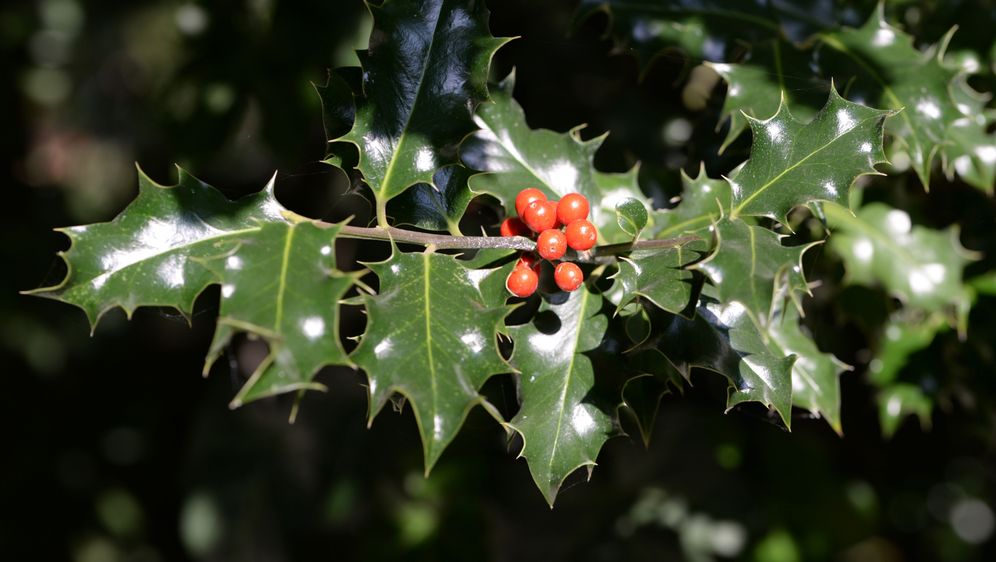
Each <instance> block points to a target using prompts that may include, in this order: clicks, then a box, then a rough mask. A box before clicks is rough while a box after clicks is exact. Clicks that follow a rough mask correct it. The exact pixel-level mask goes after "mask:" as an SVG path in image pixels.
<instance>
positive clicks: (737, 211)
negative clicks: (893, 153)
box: [729, 87, 894, 223]
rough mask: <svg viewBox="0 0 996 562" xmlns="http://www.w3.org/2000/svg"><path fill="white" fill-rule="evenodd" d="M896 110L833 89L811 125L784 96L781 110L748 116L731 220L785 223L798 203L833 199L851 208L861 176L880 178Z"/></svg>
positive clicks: (733, 184) (732, 182)
mask: <svg viewBox="0 0 996 562" xmlns="http://www.w3.org/2000/svg"><path fill="white" fill-rule="evenodd" d="M893 113H894V112H891V111H883V110H879V109H873V108H870V107H865V106H863V105H860V104H856V103H852V102H849V101H847V100H845V99H844V98H842V97H840V95H839V94H837V91H836V89H834V88H833V87H831V88H830V97H829V99H828V100H827V103H826V105H824V106H823V108H822V109H821V110H820V111H819V113H817V114H816V116H815V117H814V118H813V120H812V121H810V122H809V123H802V122H800V121H798V120H796V118H795V117H793V116H792V114H791V113H790V112H789V109H788V106H787V105H786V104H785V100H784V98H782V100H781V103H780V105H779V109H778V112H777V113H775V114H774V115H773V116H772V117H770V118H768V119H765V120H759V119H755V118H753V117H749V116H746V119H747V121H748V123H749V124H750V128H751V133H752V134H753V139H754V140H753V143H752V144H751V154H750V160H748V161H747V163H746V164H744V166H743V167H742V168H741V169H740V171H739V172H738V173H737V174H736V175H735V176H734V177H732V178H730V179H729V182H730V187H731V189H732V192H733V206H732V208H731V210H730V217H732V218H736V217H738V216H741V215H755V216H765V217H770V218H772V219H775V220H778V221H781V222H783V223H784V222H785V221H786V218H785V217H786V215H788V212H789V211H790V210H792V208H793V207H795V206H796V205H805V204H807V203H810V202H812V201H832V202H835V203H839V204H841V205H844V206H847V198H848V191H849V189H850V187H851V184H852V183H853V182H854V180H855V179H857V177H858V176H862V175H866V174H878V173H879V172H877V171H876V170H875V165H876V164H879V163H882V162H885V161H886V160H885V152H884V150H883V148H882V130H883V129H882V128H883V123H884V121H885V118H886V117H887V116H889V115H892V114H893Z"/></svg>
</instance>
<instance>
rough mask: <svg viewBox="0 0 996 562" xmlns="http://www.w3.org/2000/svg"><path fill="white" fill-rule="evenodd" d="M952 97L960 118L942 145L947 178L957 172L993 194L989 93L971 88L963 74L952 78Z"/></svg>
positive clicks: (995, 164) (995, 173) (994, 143)
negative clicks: (988, 112) (988, 107)
mask: <svg viewBox="0 0 996 562" xmlns="http://www.w3.org/2000/svg"><path fill="white" fill-rule="evenodd" d="M951 97H952V99H953V100H954V102H955V107H957V108H958V111H959V112H960V113H961V117H959V118H958V119H955V120H954V121H952V123H951V127H950V128H949V129H948V139H949V140H950V142H947V143H945V144H944V145H942V146H941V154H942V156H943V162H944V169H945V172H946V174H947V177H948V179H949V180H951V179H953V177H954V173H955V172H957V173H958V176H959V177H961V179H963V180H964V181H965V182H966V183H968V184H970V185H973V186H975V187H977V188H979V189H981V190H983V191H985V192H986V193H989V194H992V193H993V189H994V184H996V134H994V133H987V132H986V131H987V130H988V129H989V127H990V125H991V124H992V119H991V118H989V117H988V116H987V114H986V110H985V105H986V103H987V102H988V101H989V96H988V95H982V94H980V93H979V92H976V91H975V90H973V89H972V88H971V87H970V86H969V85H968V83H967V82H966V81H965V79H964V76H959V77H958V78H957V79H955V82H954V84H952V88H951Z"/></svg>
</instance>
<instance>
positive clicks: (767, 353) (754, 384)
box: [641, 286, 795, 427]
mask: <svg viewBox="0 0 996 562" xmlns="http://www.w3.org/2000/svg"><path fill="white" fill-rule="evenodd" d="M710 292H711V291H710V288H709V287H708V286H706V287H704V288H703V295H704V296H703V298H702V299H701V301H700V304H699V307H698V310H697V314H696V315H695V317H694V318H691V319H688V318H684V317H682V316H679V315H675V314H670V313H666V312H659V313H656V314H654V315H652V322H653V323H654V336H653V337H651V338H650V339H649V340H647V342H646V343H645V344H644V345H642V346H641V348H647V347H652V348H655V349H657V350H659V351H660V352H661V353H663V354H664V356H665V357H667V358H668V360H669V361H671V363H672V364H673V365H674V366H675V367H676V368H677V369H678V371H679V372H681V373H682V375H683V376H685V378H688V377H689V375H690V370H691V369H692V368H693V367H699V368H703V369H708V370H710V371H713V372H715V373H719V374H721V375H723V376H725V377H726V378H727V379H729V381H730V395H729V397H728V399H727V409H730V408H732V407H733V406H735V405H737V404H740V403H741V402H749V401H752V402H760V403H762V404H764V405H766V406H769V407H773V408H774V409H775V410H776V411H777V412H778V414H779V415H780V416H781V419H782V421H783V422H784V423H785V426H786V427H791V422H792V417H791V414H792V365H793V363H794V361H795V356H794V355H786V354H784V353H783V352H782V351H781V350H778V349H772V348H771V347H769V346H768V343H767V342H766V341H765V340H764V338H763V337H762V333H761V332H760V331H759V330H758V328H757V326H756V324H755V323H754V322H753V321H752V320H751V319H750V315H749V314H747V309H746V308H745V307H744V306H743V305H742V304H740V303H739V302H728V303H721V302H719V301H717V300H716V299H715V298H714V296H713V295H712V294H710Z"/></svg>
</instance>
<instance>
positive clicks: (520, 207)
mask: <svg viewBox="0 0 996 562" xmlns="http://www.w3.org/2000/svg"><path fill="white" fill-rule="evenodd" d="M533 201H546V195H545V194H544V193H543V192H542V191H540V190H538V189H536V188H535V187H527V188H526V189H523V190H522V191H520V192H519V194H518V195H516V196H515V212H516V213H518V215H519V216H520V217H521V216H524V215H525V212H526V207H529V204H530V203H532V202H533Z"/></svg>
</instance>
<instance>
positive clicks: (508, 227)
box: [501, 217, 531, 236]
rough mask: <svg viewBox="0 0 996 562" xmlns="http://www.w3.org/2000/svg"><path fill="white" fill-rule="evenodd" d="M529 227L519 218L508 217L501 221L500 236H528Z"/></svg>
mask: <svg viewBox="0 0 996 562" xmlns="http://www.w3.org/2000/svg"><path fill="white" fill-rule="evenodd" d="M530 234H531V233H530V232H529V227H528V226H526V223H524V222H522V219H520V218H519V217H508V218H507V219H505V220H503V221H501V235H502V236H529V235H530Z"/></svg>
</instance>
